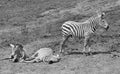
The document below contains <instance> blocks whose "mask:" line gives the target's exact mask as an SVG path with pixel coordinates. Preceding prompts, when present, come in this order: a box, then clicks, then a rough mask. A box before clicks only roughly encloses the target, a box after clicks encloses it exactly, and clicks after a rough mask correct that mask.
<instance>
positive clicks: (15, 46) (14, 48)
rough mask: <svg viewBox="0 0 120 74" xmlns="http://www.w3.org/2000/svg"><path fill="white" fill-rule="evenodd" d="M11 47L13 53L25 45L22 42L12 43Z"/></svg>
mask: <svg viewBox="0 0 120 74" xmlns="http://www.w3.org/2000/svg"><path fill="white" fill-rule="evenodd" d="M10 47H11V48H12V53H14V52H15V50H19V49H23V46H22V45H21V44H12V43H11V44H10Z"/></svg>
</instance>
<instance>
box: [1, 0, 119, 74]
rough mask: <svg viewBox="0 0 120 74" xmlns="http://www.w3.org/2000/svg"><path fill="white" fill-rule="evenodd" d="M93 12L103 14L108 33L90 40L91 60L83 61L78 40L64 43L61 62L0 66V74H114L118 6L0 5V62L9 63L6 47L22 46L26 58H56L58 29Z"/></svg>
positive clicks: (46, 1) (83, 1)
mask: <svg viewBox="0 0 120 74" xmlns="http://www.w3.org/2000/svg"><path fill="white" fill-rule="evenodd" d="M97 10H101V11H103V12H105V13H106V17H105V18H106V20H107V22H108V24H109V25H110V28H109V29H108V31H105V32H101V31H98V32H97V33H96V34H95V35H93V36H92V37H91V38H90V44H91V51H92V53H93V55H87V56H85V55H83V54H82V52H81V51H82V50H83V47H82V46H83V39H78V38H75V39H72V38H70V39H69V41H67V43H66V46H65V48H64V49H65V52H67V54H66V55H65V56H63V57H62V59H61V60H60V62H57V63H53V64H45V63H42V62H41V63H12V62H10V61H8V60H0V74H119V73H120V14H119V13H120V0H0V51H1V52H0V59H2V58H5V57H8V56H9V54H10V53H11V49H10V47H9V46H8V44H9V43H20V44H22V45H24V48H25V49H26V50H27V53H28V54H29V55H31V54H33V53H34V52H35V51H37V50H38V49H40V48H42V47H50V48H52V49H53V50H54V51H55V53H58V51H59V46H60V42H61V40H62V34H61V28H60V27H61V25H62V24H63V23H64V22H65V21H68V20H71V21H80V22H82V21H84V20H86V19H87V18H89V17H90V16H92V15H94V14H95V13H96V12H95V11H97Z"/></svg>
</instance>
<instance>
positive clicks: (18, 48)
mask: <svg viewBox="0 0 120 74" xmlns="http://www.w3.org/2000/svg"><path fill="white" fill-rule="evenodd" d="M9 45H10V47H11V49H12V53H11V54H10V57H9V58H4V59H2V60H6V59H9V60H10V61H12V62H20V61H21V60H26V59H27V58H28V55H27V54H26V50H25V49H23V46H22V45H21V44H9Z"/></svg>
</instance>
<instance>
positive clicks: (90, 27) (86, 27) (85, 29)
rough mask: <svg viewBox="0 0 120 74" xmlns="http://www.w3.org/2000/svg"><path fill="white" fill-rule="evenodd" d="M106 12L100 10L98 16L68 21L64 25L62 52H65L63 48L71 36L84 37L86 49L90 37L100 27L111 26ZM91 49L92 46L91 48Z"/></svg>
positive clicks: (106, 27)
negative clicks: (79, 20)
mask: <svg viewBox="0 0 120 74" xmlns="http://www.w3.org/2000/svg"><path fill="white" fill-rule="evenodd" d="M104 17H105V13H103V12H99V13H97V15H96V16H92V17H90V18H89V19H88V20H86V21H84V22H75V21H67V22H65V23H64V24H63V25H62V27H61V28H62V35H63V41H62V42H61V44H60V53H62V52H63V50H62V48H63V46H64V44H65V42H66V41H67V40H68V38H69V37H75V36H76V37H84V50H83V51H85V50H86V47H87V45H88V40H89V37H90V35H91V34H92V33H95V32H96V30H97V29H98V27H102V28H104V29H105V30H107V29H108V28H109V25H108V23H107V21H106V20H105V19H104ZM89 51H90V48H89Z"/></svg>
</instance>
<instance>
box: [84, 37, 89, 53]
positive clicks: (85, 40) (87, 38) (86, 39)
mask: <svg viewBox="0 0 120 74" xmlns="http://www.w3.org/2000/svg"><path fill="white" fill-rule="evenodd" d="M88 40H89V35H86V36H85V39H84V49H83V52H86V48H87V45H88Z"/></svg>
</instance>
